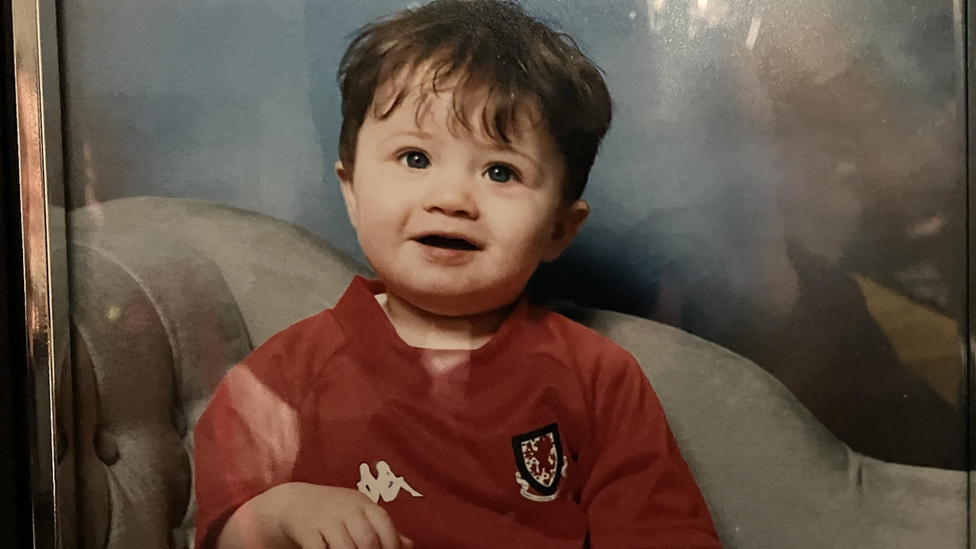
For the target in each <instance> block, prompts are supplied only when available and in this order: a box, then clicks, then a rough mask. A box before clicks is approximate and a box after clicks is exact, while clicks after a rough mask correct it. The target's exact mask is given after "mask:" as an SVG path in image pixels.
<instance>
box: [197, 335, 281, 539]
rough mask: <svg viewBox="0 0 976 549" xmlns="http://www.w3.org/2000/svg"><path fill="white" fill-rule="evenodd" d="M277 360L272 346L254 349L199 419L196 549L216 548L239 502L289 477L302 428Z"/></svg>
mask: <svg viewBox="0 0 976 549" xmlns="http://www.w3.org/2000/svg"><path fill="white" fill-rule="evenodd" d="M271 347H273V346H271ZM282 361H283V360H282V356H281V354H280V353H278V352H277V350H276V349H271V348H265V349H258V350H257V351H255V352H254V353H253V354H252V355H251V356H250V357H248V359H247V360H245V362H244V363H242V364H239V365H237V366H235V367H234V368H233V369H232V370H231V371H230V372H229V373H228V374H227V376H226V377H225V378H224V379H223V381H221V383H220V385H219V386H218V387H217V390H216V391H215V393H214V396H213V399H212V400H211V402H210V404H209V405H208V407H207V409H206V410H205V411H204V413H203V415H202V416H201V417H200V420H199V421H198V422H197V425H196V428H195V430H194V444H195V449H194V470H195V472H194V477H195V484H196V486H195V490H196V496H197V506H198V511H197V517H196V536H195V538H196V544H195V547H197V548H199V549H210V548H212V547H214V546H215V545H216V542H217V537H218V536H219V534H220V531H221V530H222V528H223V526H224V524H225V523H226V522H227V520H228V519H229V518H230V517H231V515H232V514H233V513H234V512H235V511H236V510H237V509H238V508H239V507H240V506H241V505H243V504H244V503H246V502H247V501H248V500H250V499H252V498H254V497H255V496H257V495H259V494H261V493H263V492H265V491H266V490H268V489H270V488H272V487H274V486H277V485H279V484H282V483H285V482H288V481H289V480H290V477H291V474H292V471H293V468H294V466H295V462H296V460H297V457H298V450H299V438H300V425H299V421H298V413H297V412H296V408H297V407H296V406H295V403H294V398H293V397H290V396H289V393H290V392H291V391H289V389H290V387H289V384H288V382H287V380H288V379H289V378H288V376H283V375H282V373H283V372H282V370H281V368H280V366H281V362H282ZM291 377H294V375H292V376H291ZM290 401H291V402H290Z"/></svg>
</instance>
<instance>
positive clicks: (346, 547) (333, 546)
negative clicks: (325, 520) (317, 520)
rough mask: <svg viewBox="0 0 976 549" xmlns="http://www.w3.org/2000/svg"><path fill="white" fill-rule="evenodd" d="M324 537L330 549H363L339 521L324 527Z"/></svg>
mask: <svg viewBox="0 0 976 549" xmlns="http://www.w3.org/2000/svg"><path fill="white" fill-rule="evenodd" d="M322 537H324V538H325V544H326V547H327V548H328V549H361V548H360V547H359V546H358V545H356V542H355V541H354V540H353V539H352V536H351V535H349V531H348V530H346V526H345V525H344V524H343V523H342V522H339V521H335V522H331V523H329V524H328V525H327V526H326V527H324V528H322ZM362 549H366V548H362Z"/></svg>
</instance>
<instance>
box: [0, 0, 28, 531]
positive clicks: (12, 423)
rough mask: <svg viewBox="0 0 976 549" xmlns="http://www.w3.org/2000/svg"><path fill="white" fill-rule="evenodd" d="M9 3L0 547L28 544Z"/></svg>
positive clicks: (1, 22) (0, 318)
mask: <svg viewBox="0 0 976 549" xmlns="http://www.w3.org/2000/svg"><path fill="white" fill-rule="evenodd" d="M10 10H11V5H10V2H0V37H2V38H0V42H2V45H0V54H2V57H3V63H2V67H3V89H2V91H0V105H2V108H0V257H2V258H3V260H2V261H0V547H2V548H7V547H30V546H31V543H32V541H31V515H30V496H29V482H30V480H29V479H30V476H29V463H28V456H29V453H28V448H29V445H28V436H27V429H26V427H27V425H26V414H25V412H26V402H25V399H24V388H25V386H26V385H25V381H26V380H25V376H24V374H25V373H26V365H27V359H26V355H25V346H26V329H25V328H26V326H25V325H24V290H23V288H24V286H23V282H22V277H23V274H22V273H23V250H22V249H21V244H20V242H21V239H20V192H19V189H20V186H19V184H18V181H19V180H18V162H17V125H16V122H17V120H16V107H15V105H14V81H13V76H14V63H13V29H12V26H11V17H10V16H11V13H10Z"/></svg>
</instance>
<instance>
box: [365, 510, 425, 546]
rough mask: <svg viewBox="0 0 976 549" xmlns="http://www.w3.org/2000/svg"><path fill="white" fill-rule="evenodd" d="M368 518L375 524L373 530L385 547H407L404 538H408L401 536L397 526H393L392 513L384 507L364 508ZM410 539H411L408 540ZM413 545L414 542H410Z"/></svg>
mask: <svg viewBox="0 0 976 549" xmlns="http://www.w3.org/2000/svg"><path fill="white" fill-rule="evenodd" d="M364 513H365V515H366V519H368V520H369V523H370V524H371V525H372V526H373V530H374V531H375V532H376V535H377V536H379V539H380V542H381V544H382V545H381V546H380V547H382V548H383V549H407V546H406V545H403V540H404V539H407V538H404V537H403V536H401V535H400V534H399V533H397V531H396V527H395V526H393V521H392V520H391V519H390V515H388V514H387V513H386V511H384V510H383V508H382V507H379V506H372V507H367V508H366V509H365V510H364ZM407 541H409V540H407ZM410 543H411V546H412V543H413V542H410Z"/></svg>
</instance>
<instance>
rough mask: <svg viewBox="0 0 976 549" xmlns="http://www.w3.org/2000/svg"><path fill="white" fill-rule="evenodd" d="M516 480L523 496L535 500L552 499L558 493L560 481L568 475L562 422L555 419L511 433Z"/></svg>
mask: <svg viewBox="0 0 976 549" xmlns="http://www.w3.org/2000/svg"><path fill="white" fill-rule="evenodd" d="M512 450H513V451H514V452H515V466H516V468H517V469H518V471H517V472H516V473H515V481H516V482H518V484H519V486H520V487H521V488H522V489H521V493H522V496H524V497H526V498H528V499H530V500H532V501H552V500H554V499H556V497H557V496H558V495H559V481H560V480H562V478H563V477H564V476H565V475H566V461H565V459H564V458H563V445H562V441H560V439H559V426H558V425H557V424H555V423H553V424H552V425H547V426H545V427H543V428H541V429H536V430H535V431H532V432H530V433H525V434H522V435H518V436H515V437H512Z"/></svg>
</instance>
